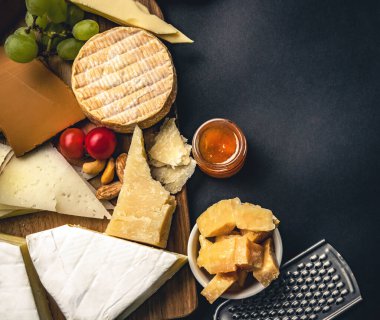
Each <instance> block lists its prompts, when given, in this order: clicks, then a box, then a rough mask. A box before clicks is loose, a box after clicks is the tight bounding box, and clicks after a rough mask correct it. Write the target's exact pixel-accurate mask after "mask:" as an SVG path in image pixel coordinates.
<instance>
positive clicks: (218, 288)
mask: <svg viewBox="0 0 380 320" xmlns="http://www.w3.org/2000/svg"><path fill="white" fill-rule="evenodd" d="M237 278H238V277H237V275H236V272H232V273H225V274H223V273H221V274H217V275H216V276H215V277H214V278H212V280H211V281H210V282H209V283H208V285H207V286H206V287H205V288H204V289H203V290H202V292H201V295H202V296H204V297H205V298H206V299H207V300H208V302H210V303H213V302H214V301H215V300H216V299H218V298H219V297H220V296H221V295H222V294H223V293H224V292H226V291H227V290H228V288H230V287H231V286H232V285H233V284H234V283H235V282H236V280H237Z"/></svg>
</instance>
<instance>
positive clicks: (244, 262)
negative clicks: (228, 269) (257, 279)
mask: <svg viewBox="0 0 380 320" xmlns="http://www.w3.org/2000/svg"><path fill="white" fill-rule="evenodd" d="M251 248H252V242H251V241H249V240H248V238H247V237H245V236H237V237H236V249H235V264H236V266H237V267H239V268H242V269H244V268H252V264H253V256H252V253H253V250H252V249H251Z"/></svg>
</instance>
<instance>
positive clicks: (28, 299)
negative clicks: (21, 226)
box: [0, 234, 52, 320]
mask: <svg viewBox="0 0 380 320" xmlns="http://www.w3.org/2000/svg"><path fill="white" fill-rule="evenodd" d="M0 275H1V280H0V319H8V320H20V319H28V320H34V319H36V320H38V319H40V320H48V319H52V317H51V314H50V311H49V307H48V302H47V298H46V295H45V291H44V289H43V287H42V285H41V283H40V282H39V280H38V278H37V274H36V272H35V270H34V267H33V265H32V263H31V261H30V257H29V254H28V250H27V247H26V242H25V239H23V238H18V237H14V236H9V235H5V234H0Z"/></svg>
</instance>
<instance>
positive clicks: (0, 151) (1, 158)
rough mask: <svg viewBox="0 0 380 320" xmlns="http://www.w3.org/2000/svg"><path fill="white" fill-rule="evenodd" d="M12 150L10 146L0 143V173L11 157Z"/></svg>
mask: <svg viewBox="0 0 380 320" xmlns="http://www.w3.org/2000/svg"><path fill="white" fill-rule="evenodd" d="M13 155H14V152H13V150H12V148H11V147H10V146H7V145H6V144H3V143H0V174H1V173H2V172H3V171H4V168H5V166H6V165H7V164H8V162H9V161H10V160H11V158H12V157H13Z"/></svg>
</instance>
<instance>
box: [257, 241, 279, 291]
mask: <svg viewBox="0 0 380 320" xmlns="http://www.w3.org/2000/svg"><path fill="white" fill-rule="evenodd" d="M279 275H280V271H279V268H278V264H277V260H276V257H275V254H274V251H273V240H272V238H269V239H268V240H266V241H265V242H264V259H263V266H262V267H261V268H254V269H253V276H254V277H255V278H256V279H257V280H258V281H259V282H260V283H261V284H262V285H263V286H264V287H267V286H269V285H270V283H271V282H272V281H273V280H275V279H277V278H278V276H279Z"/></svg>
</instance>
